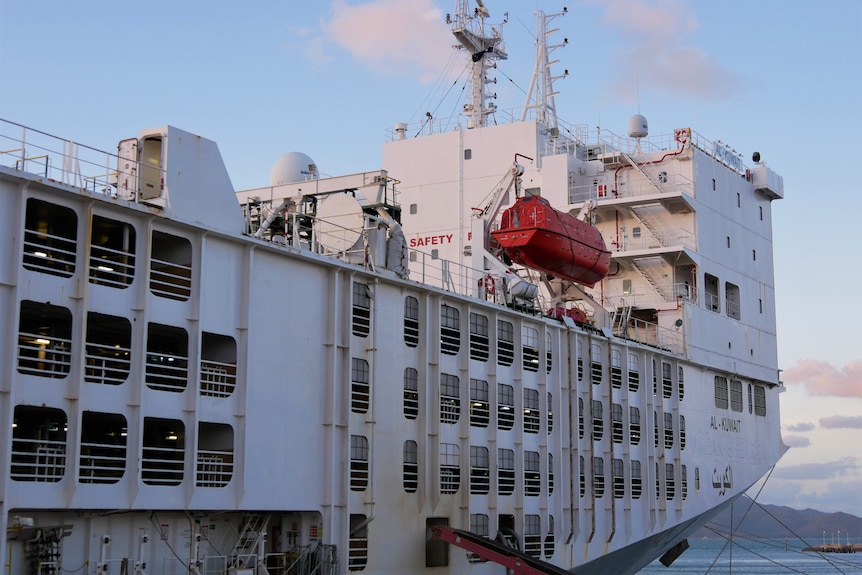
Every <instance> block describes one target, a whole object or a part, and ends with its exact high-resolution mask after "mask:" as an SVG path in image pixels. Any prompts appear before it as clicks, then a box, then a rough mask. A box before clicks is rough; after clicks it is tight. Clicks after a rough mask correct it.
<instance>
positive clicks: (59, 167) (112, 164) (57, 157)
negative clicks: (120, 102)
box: [0, 119, 164, 198]
mask: <svg viewBox="0 0 862 575" xmlns="http://www.w3.org/2000/svg"><path fill="white" fill-rule="evenodd" d="M16 134H17V135H16ZM120 159H121V158H120V157H119V156H118V155H117V154H112V153H110V152H105V151H102V150H98V149H96V148H91V147H90V146H86V145H84V144H79V143H77V142H73V141H71V140H66V139H63V138H59V137H57V136H54V135H51V134H48V133H47V132H42V131H40V130H35V129H33V128H28V127H26V126H24V125H22V124H18V123H16V122H11V121H9V120H4V119H0V165H3V166H7V167H9V168H12V169H14V170H18V171H22V172H27V173H30V174H33V175H35V176H39V177H42V178H44V179H46V180H50V181H53V182H59V183H62V184H66V185H68V186H71V187H74V188H78V189H81V190H87V191H89V192H92V193H95V194H102V195H106V196H110V197H112V198H116V197H117V182H119V181H123V180H129V181H135V180H136V178H137V174H139V173H141V169H140V165H139V162H131V161H127V160H123V161H122V162H120ZM127 164H128V166H129V167H128V168H125V167H123V166H126V165H127ZM147 169H148V170H150V171H152V170H159V171H160V172H163V170H160V169H159V168H156V167H153V166H147ZM162 177H164V173H162Z"/></svg>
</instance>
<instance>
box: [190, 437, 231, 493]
mask: <svg viewBox="0 0 862 575" xmlns="http://www.w3.org/2000/svg"><path fill="white" fill-rule="evenodd" d="M231 477H233V428H232V427H231V426H230V425H226V424H224V423H205V422H200V423H198V461H197V478H196V480H195V485H196V486H197V487H227V485H228V483H230V480H231Z"/></svg>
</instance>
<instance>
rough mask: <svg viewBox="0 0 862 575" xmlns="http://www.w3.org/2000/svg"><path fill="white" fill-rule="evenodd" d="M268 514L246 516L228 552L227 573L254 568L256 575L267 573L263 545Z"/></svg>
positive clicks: (268, 518) (269, 516)
mask: <svg viewBox="0 0 862 575" xmlns="http://www.w3.org/2000/svg"><path fill="white" fill-rule="evenodd" d="M271 517H272V516H271V515H270V514H268V513H267V514H263V513H259V514H255V515H249V516H248V517H246V521H245V525H243V527H242V530H241V531H240V533H239V537H238V538H237V540H236V544H234V546H233V549H232V550H231V552H230V553H229V554H228V557H229V558H230V559H229V561H228V573H232V572H237V571H239V570H254V572H255V573H256V574H258V575H264V574H266V573H268V571H267V570H266V565H265V564H264V562H263V546H264V543H265V542H266V528H267V525H269V520H270V518H271Z"/></svg>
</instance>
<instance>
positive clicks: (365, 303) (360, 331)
mask: <svg viewBox="0 0 862 575" xmlns="http://www.w3.org/2000/svg"><path fill="white" fill-rule="evenodd" d="M370 332H371V288H370V287H368V286H367V285H365V284H364V283H359V282H353V335H356V336H359V337H368V334H369V333H370Z"/></svg>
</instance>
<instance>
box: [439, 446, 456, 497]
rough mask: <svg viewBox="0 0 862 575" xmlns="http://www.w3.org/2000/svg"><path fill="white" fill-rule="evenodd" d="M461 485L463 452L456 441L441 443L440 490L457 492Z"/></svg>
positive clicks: (442, 491)
mask: <svg viewBox="0 0 862 575" xmlns="http://www.w3.org/2000/svg"><path fill="white" fill-rule="evenodd" d="M460 486H461V453H460V450H459V449H458V446H457V445H455V444H454V443H441V444H440V492H441V493H457V492H458V488H459V487H460Z"/></svg>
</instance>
